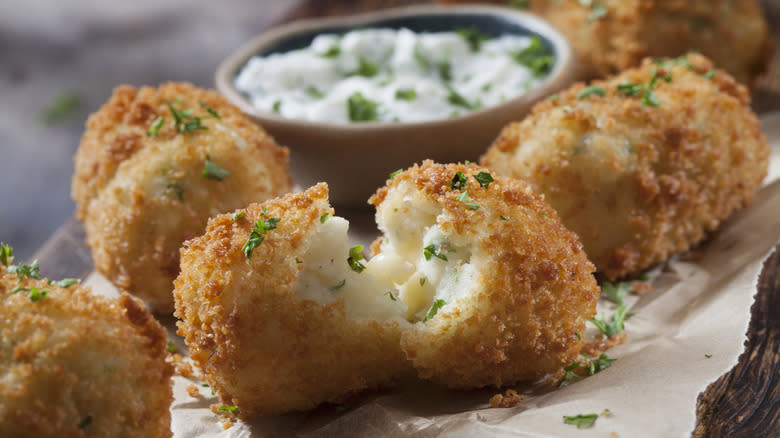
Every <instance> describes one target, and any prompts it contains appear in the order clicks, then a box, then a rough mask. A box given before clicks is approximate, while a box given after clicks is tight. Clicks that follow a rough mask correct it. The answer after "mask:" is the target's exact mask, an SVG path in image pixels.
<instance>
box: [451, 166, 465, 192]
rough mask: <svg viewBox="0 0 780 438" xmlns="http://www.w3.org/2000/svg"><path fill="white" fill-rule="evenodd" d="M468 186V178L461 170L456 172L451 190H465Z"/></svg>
mask: <svg viewBox="0 0 780 438" xmlns="http://www.w3.org/2000/svg"><path fill="white" fill-rule="evenodd" d="M466 185H468V179H467V178H466V175H464V174H463V172H461V171H460V170H459V171H457V172H455V176H453V177H452V182H450V189H452V190H463V189H465V188H466Z"/></svg>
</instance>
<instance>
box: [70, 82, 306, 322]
mask: <svg viewBox="0 0 780 438" xmlns="http://www.w3.org/2000/svg"><path fill="white" fill-rule="evenodd" d="M169 105H172V107H173V108H174V109H175V110H176V111H177V113H179V114H178V115H179V116H180V117H183V119H182V121H181V122H179V123H178V126H179V127H180V129H179V130H177V128H176V126H177V122H176V120H175V118H176V116H175V115H174V114H173V112H172V110H171V108H170V107H169ZM209 108H210V109H212V110H213V111H215V112H216V114H217V115H218V116H219V118H216V117H214V116H213V115H211V114H209ZM182 111H183V112H184V113H181V112H182ZM186 111H192V114H191V115H192V116H193V117H201V122H200V125H201V126H202V127H205V129H199V128H197V127H193V126H191V128H192V129H191V130H192V131H193V132H192V133H190V132H187V131H186V130H185V129H184V126H185V123H187V122H192V121H193V119H191V118H187V117H186V115H187V114H186ZM182 114H184V116H182ZM158 118H162V121H161V125H160V126H159V130H158V131H157V132H156V134H152V133H150V130H152V126H153V125H154V123H155V121H157V120H158ZM179 131H183V132H179ZM207 158H208V159H210V160H211V161H212V162H214V163H216V164H217V165H218V166H219V167H221V168H222V169H225V170H227V171H228V172H230V175H229V176H226V177H223V179H222V180H221V181H220V180H217V179H209V178H204V177H203V172H204V169H205V166H206V160H207ZM74 160H75V165H76V171H75V174H74V176H73V186H72V197H73V200H74V201H75V202H76V204H77V209H76V214H77V216H78V217H79V218H80V219H81V220H82V221H84V225H85V227H86V231H87V243H88V245H89V246H90V247H91V248H92V256H93V260H94V262H95V267H96V268H97V270H98V271H99V272H100V273H101V274H103V275H104V276H106V277H107V278H108V279H109V280H111V281H112V282H113V283H114V284H115V285H116V286H117V287H119V288H120V289H122V290H124V291H128V292H130V293H133V294H134V295H136V296H138V297H140V298H142V299H144V300H145V301H146V302H147V304H149V306H150V308H151V309H152V310H153V311H155V312H158V313H170V312H172V311H173V298H172V294H171V291H172V289H173V286H172V282H173V279H174V278H176V275H177V273H178V270H179V248H180V246H181V244H182V242H184V241H185V240H186V239H189V238H191V237H194V236H197V235H200V234H201V233H202V232H203V229H204V227H205V225H206V221H207V219H208V217H210V216H212V215H215V214H217V213H221V212H224V211H229V210H233V209H235V208H238V207H241V206H244V205H247V204H248V203H250V202H257V201H262V200H265V199H268V198H270V197H273V196H277V195H279V194H282V193H285V192H287V191H289V190H290V188H291V179H290V176H289V174H288V173H287V166H288V151H287V149H285V148H280V147H278V146H277V145H276V144H275V142H274V141H273V139H272V138H271V137H269V136H268V135H267V134H266V133H265V131H263V129H262V128H260V127H259V126H257V125H255V124H254V123H252V122H251V121H250V120H249V119H248V118H247V117H246V116H244V115H243V114H242V113H241V111H240V110H239V109H238V108H236V107H235V106H233V105H231V104H229V103H228V102H227V101H226V100H225V99H224V98H223V97H221V96H220V95H219V94H217V93H216V92H215V91H211V90H203V89H199V88H196V87H194V86H193V85H191V84H187V83H166V84H163V85H161V86H160V87H159V88H151V87H142V88H140V89H136V88H134V87H131V86H127V85H124V86H120V87H117V88H116V89H115V90H114V93H113V95H112V96H111V98H110V100H109V101H108V102H107V103H106V104H105V105H103V107H102V108H100V110H99V111H98V112H96V113H95V114H93V115H92V116H91V117H90V118H89V121H88V122H87V129H86V132H85V133H84V136H83V137H82V140H81V145H80V146H79V150H78V152H77V153H76V156H75V158H74Z"/></svg>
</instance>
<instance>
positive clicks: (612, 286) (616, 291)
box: [601, 281, 631, 305]
mask: <svg viewBox="0 0 780 438" xmlns="http://www.w3.org/2000/svg"><path fill="white" fill-rule="evenodd" d="M630 291H631V285H629V284H628V283H627V282H625V281H621V282H619V283H610V282H609V281H605V282H604V284H602V285H601V292H602V294H603V295H605V296H606V297H607V298H608V299H609V300H610V301H612V302H613V303H615V304H619V305H620V304H623V300H624V299H625V298H626V296H627V295H628V293H629V292H630Z"/></svg>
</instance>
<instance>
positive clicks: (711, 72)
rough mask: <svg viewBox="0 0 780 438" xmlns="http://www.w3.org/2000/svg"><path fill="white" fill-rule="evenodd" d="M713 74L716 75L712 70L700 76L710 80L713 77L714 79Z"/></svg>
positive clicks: (715, 70) (714, 70)
mask: <svg viewBox="0 0 780 438" xmlns="http://www.w3.org/2000/svg"><path fill="white" fill-rule="evenodd" d="M715 73H717V69H714V68H713V69H712V70H710V71H708V72H707V73H704V74H703V75H702V76H703V77H704V79H712V78H713V77H715Z"/></svg>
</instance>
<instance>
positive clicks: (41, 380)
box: [0, 266, 173, 438]
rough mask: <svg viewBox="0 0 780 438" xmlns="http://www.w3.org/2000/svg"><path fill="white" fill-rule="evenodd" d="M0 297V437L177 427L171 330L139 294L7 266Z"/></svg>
mask: <svg viewBox="0 0 780 438" xmlns="http://www.w3.org/2000/svg"><path fill="white" fill-rule="evenodd" d="M20 288H23V289H20ZM0 301H1V304H0V335H1V336H2V342H0V436H3V437H15V438H25V437H30V438H33V437H35V438H45V437H51V438H54V437H74V438H76V437H89V436H94V437H116V438H121V437H137V438H157V437H170V436H171V416H170V411H169V407H170V404H171V403H172V401H173V394H172V390H171V380H170V377H171V375H172V374H173V370H172V368H171V366H170V365H168V364H167V363H166V362H165V357H166V339H167V336H166V333H165V331H164V330H163V328H162V327H161V326H160V324H159V323H157V321H155V319H154V318H153V317H152V316H151V315H150V314H149V312H148V311H147V310H146V307H145V306H144V304H143V303H142V302H141V301H139V300H137V299H135V298H132V297H130V296H129V295H127V294H122V296H121V297H119V298H118V299H108V298H105V297H101V296H96V295H93V294H92V293H90V291H89V290H88V289H86V288H83V287H82V286H80V285H72V286H69V287H67V288H63V287H59V286H57V285H56V284H49V282H48V281H46V280H45V279H43V280H36V279H33V278H29V277H25V278H24V279H22V280H20V279H19V275H17V274H16V273H10V272H8V270H7V269H6V267H5V266H0Z"/></svg>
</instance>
